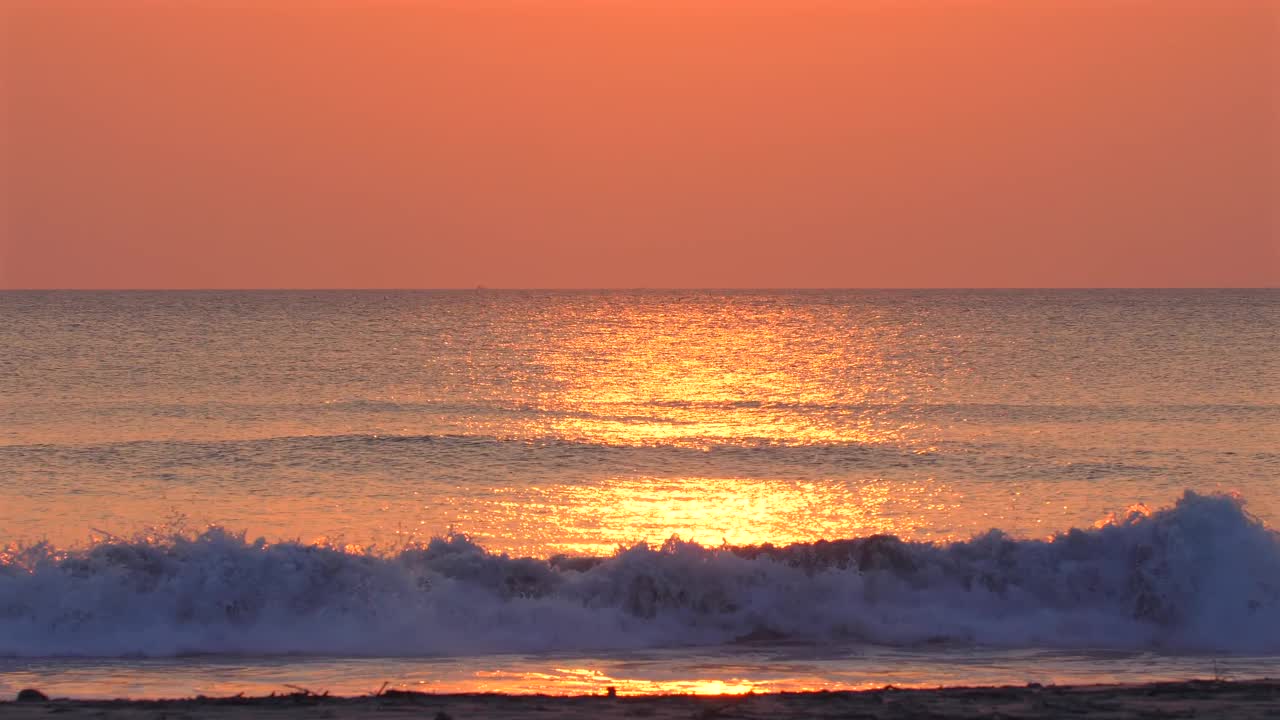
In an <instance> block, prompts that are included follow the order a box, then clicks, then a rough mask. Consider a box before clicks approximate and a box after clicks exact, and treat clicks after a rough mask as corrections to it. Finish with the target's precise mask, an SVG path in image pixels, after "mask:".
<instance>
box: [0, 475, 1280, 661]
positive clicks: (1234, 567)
mask: <svg viewBox="0 0 1280 720" xmlns="http://www.w3.org/2000/svg"><path fill="white" fill-rule="evenodd" d="M752 641H769V642H773V641H794V642H816V643H823V642H866V643H875V644H889V645H913V646H919V645H923V646H928V645H929V644H934V643H936V644H943V645H947V646H954V645H957V644H962V645H963V644H973V645H984V646H996V647H1011V648H1012V647H1028V648H1031V647H1034V648H1085V647H1088V648H1116V649H1160V650H1170V651H1179V652H1198V651H1202V652H1258V653H1276V652H1280V534H1277V532H1276V531H1273V530H1270V529H1268V528H1266V527H1264V526H1263V524H1262V523H1261V522H1259V521H1258V520H1256V519H1255V518H1253V517H1252V516H1250V515H1249V514H1248V513H1247V512H1245V510H1244V508H1243V507H1242V504H1241V501H1239V500H1238V499H1236V498H1232V497H1227V496H1219V495H1211V496H1206V495H1198V494H1195V493H1192V492H1187V493H1186V494H1185V495H1184V497H1183V498H1182V499H1181V500H1179V501H1178V503H1177V504H1176V505H1175V506H1174V507H1171V508H1166V509H1163V510H1160V511H1157V512H1155V513H1151V514H1142V513H1133V514H1131V515H1130V516H1129V517H1126V518H1122V519H1119V520H1116V521H1114V522H1112V523H1110V524H1107V525H1105V526H1103V527H1099V528H1091V529H1074V530H1070V531H1068V532H1065V533H1061V534H1059V535H1057V536H1055V537H1053V538H1052V539H1050V540H1043V541H1041V540H1022V539H1015V538H1012V537H1009V536H1008V535H1006V534H1004V533H1002V532H1000V531H999V530H992V531H990V532H988V533H986V534H984V535H981V536H978V537H974V538H972V539H971V540H968V541H965V542H958V543H952V544H948V545H932V544H925V543H915V542H907V541H903V540H900V539H898V538H896V537H892V536H883V535H882V536H872V537H867V538H860V539H852V540H840V541H833V542H825V541H823V542H817V543H806V544H798V545H790V546H786V547H775V546H770V545H764V546H751V547H729V546H725V547H719V548H708V547H704V546H701V545H697V544H694V543H688V542H682V541H680V540H678V539H675V538H673V539H672V540H669V541H668V542H666V543H665V544H663V545H662V546H661V547H651V546H647V545H637V546H635V547H632V548H629V549H620V550H619V551H618V552H617V553H615V554H614V555H613V556H611V557H603V558H568V557H556V558H551V559H549V560H537V559H530V558H511V557H508V556H506V555H501V554H495V553H491V552H488V551H486V550H485V549H484V548H482V547H480V546H479V545H477V544H475V543H473V542H472V541H470V540H468V539H467V538H466V537H464V536H452V537H449V538H438V539H435V540H432V541H431V542H430V543H429V544H427V545H425V546H422V547H417V548H412V549H407V550H404V551H402V552H400V553H398V554H396V555H394V556H378V555H369V554H361V553H356V552H347V551H344V550H340V549H334V548H324V547H316V546H309V545H304V544H298V543H278V544H269V543H266V542H263V541H261V540H259V541H256V542H247V541H246V540H245V538H244V537H243V536H242V535H237V534H234V533H230V532H227V531H225V530H221V529H216V528H215V529H210V530H207V531H205V532H204V533H202V534H200V535H197V536H176V537H172V538H169V539H165V540H162V541H137V542H128V541H118V540H112V541H107V542H102V543H100V544H97V545H95V546H93V547H91V548H88V549H85V550H77V551H71V552H63V551H58V550H56V549H54V548H51V547H48V546H45V545H37V546H31V547H26V548H21V549H15V550H10V551H8V552H6V553H4V554H3V555H0V655H8V656H64V655H72V656H107V657H115V656H137V655H141V656H171V655H180V654H190V653H236V654H248V655H264V654H294V653H305V654H326V655H406V656H411V655H423V656H428V655H471V654H483V653H494V652H541V651H561V650H565V651H567V650H610V649H626V648H638V647H656V646H673V645H700V644H708V645H711V644H722V643H730V642H752Z"/></svg>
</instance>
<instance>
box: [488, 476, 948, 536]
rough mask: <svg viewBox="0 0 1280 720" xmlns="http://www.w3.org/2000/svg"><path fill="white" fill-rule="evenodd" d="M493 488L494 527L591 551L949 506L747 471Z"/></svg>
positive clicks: (900, 521)
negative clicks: (750, 475)
mask: <svg viewBox="0 0 1280 720" xmlns="http://www.w3.org/2000/svg"><path fill="white" fill-rule="evenodd" d="M495 493H496V494H497V496H498V497H497V498H495V500H494V503H493V506H494V507H493V515H492V518H491V519H494V520H498V519H500V518H506V519H507V521H508V522H509V523H511V524H510V525H507V526H506V527H505V528H501V529H500V531H499V532H496V533H495V534H496V535H499V536H504V537H520V538H527V539H528V541H530V542H531V543H533V544H534V545H536V546H540V548H541V549H542V551H543V552H546V549H552V550H553V551H555V552H563V553H568V554H589V555H602V554H606V555H607V554H608V553H610V552H612V551H613V550H615V549H617V547H618V545H620V544H621V545H624V546H629V545H631V544H634V543H637V542H647V543H650V544H660V543H662V542H663V541H665V540H666V539H668V538H670V537H672V536H679V537H680V538H681V539H684V540H692V541H695V542H698V543H700V544H702V545H708V546H715V545H720V544H722V543H728V544H730V545H758V544H763V543H774V544H787V543H793V542H809V541H813V540H815V539H821V538H826V539H838V538H848V537H856V536H862V535H869V534H875V533H892V534H896V535H903V536H910V535H914V534H916V531H917V530H918V529H919V527H920V526H922V525H924V524H925V523H926V520H927V517H928V515H929V514H931V513H935V512H939V511H949V510H953V509H954V507H953V505H952V504H950V500H949V498H948V496H947V493H946V491H945V488H942V487H941V486H936V485H926V484H914V485H907V484H902V483H888V482H868V483H864V484H862V485H860V486H858V487H857V488H856V489H854V488H852V487H850V486H848V485H844V484H839V483H821V482H797V481H787V480H759V479H746V478H687V479H679V480H674V479H668V478H620V479H615V480H611V481H609V482H607V483H603V484H599V485H590V486H554V487H548V488H545V489H543V488H536V489H533V490H532V491H531V490H530V489H528V488H524V489H500V490H496V491H495ZM531 494H532V495H533V497H531V496H530V495H531ZM494 529H495V530H499V528H494ZM524 549H525V548H513V550H515V551H516V552H519V551H521V550H524ZM533 549H534V548H532V547H531V548H529V550H531V551H532V550H533Z"/></svg>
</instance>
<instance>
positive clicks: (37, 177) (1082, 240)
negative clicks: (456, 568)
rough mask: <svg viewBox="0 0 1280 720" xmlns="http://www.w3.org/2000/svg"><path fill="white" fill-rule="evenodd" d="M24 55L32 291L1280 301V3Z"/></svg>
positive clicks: (811, 7) (88, 4) (340, 31)
mask: <svg viewBox="0 0 1280 720" xmlns="http://www.w3.org/2000/svg"><path fill="white" fill-rule="evenodd" d="M0 23H3V25H2V26H0V31H2V32H3V33H4V36H3V37H2V38H0V44H2V45H3V48H2V49H0V102H2V103H3V105H2V106H0V110H3V111H4V112H6V113H7V114H6V115H3V116H0V118H3V121H4V124H3V126H0V128H2V130H3V132H2V133H0V200H2V201H3V204H0V212H3V213H4V217H3V219H4V224H3V226H0V287H84V288H107V287H110V288H116V287H137V288H142V287H161V288H177V287H473V286H475V285H477V284H484V285H488V286H491V287H640V286H647V287H904V286H905V287H928V286H974V287H986V286H1260V285H1271V286H1274V285H1278V284H1280V110H1278V106H1280V2H1278V1H1277V0H1197V1H1196V2H1186V1H1184V0H1106V1H1103V0H1070V1H1067V0H1034V1H1029V0H1004V1H997V0H985V1H984V0H935V1H933V2H925V1H923V0H883V1H879V2H877V1H874V0H866V1H860V0H844V1H843V2H837V1H835V0H829V1H826V2H818V1H816V0H683V1H681V2H673V1H672V0H659V1H656V2H655V1H650V2H641V1H639V0H632V1H628V0H577V1H570V0H546V1H538V0H508V1H507V2H499V1H496V0H465V1H464V0H456V1H455V2H410V1H409V0H399V1H391V0H345V1H341V0H307V1H303V0H297V1H296V2H284V1H274V2H260V3H256V4H254V3H251V2H249V1H248V0H244V1H242V2H221V1H219V2H214V1H213V0H192V1H191V2H162V1H161V0H150V1H146V0H82V1H80V2H69V1H67V0H0Z"/></svg>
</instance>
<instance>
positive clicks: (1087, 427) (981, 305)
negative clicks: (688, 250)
mask: <svg viewBox="0 0 1280 720" xmlns="http://www.w3.org/2000/svg"><path fill="white" fill-rule="evenodd" d="M1278 471H1280V291H1276V290H1240V291H1226V290H1217V291H1211V290H1203V291H1137V290H1134V291H607V292H535V291H492V290H478V291H454V292H443V291H440V292H427V291H391V292H387V291H365V292H337V291H333V292H328V291H326V292H319V291H317V292H305V291H297V292H256V291H255V292H7V293H0V548H3V550H2V551H0V690H8V689H15V688H16V687H18V686H20V685H28V684H36V685H41V686H43V687H46V688H52V689H53V690H54V691H55V692H56V691H59V690H61V691H63V692H67V693H72V694H78V695H89V696H93V695H126V696H133V697H145V696H156V695H175V694H176V695H189V694H194V693H197V692H204V693H206V694H208V693H211V692H212V693H234V692H239V691H266V692H269V691H270V690H272V689H274V690H280V689H284V687H285V686H286V685H291V684H292V685H298V686H305V687H310V688H315V689H317V690H320V689H328V690H331V691H334V692H363V691H366V690H372V689H376V688H377V687H378V686H379V685H380V684H381V683H382V682H383V681H390V682H392V684H393V685H395V686H402V687H414V688H418V689H431V690H477V689H494V690H504V691H515V692H527V691H548V692H579V691H588V690H592V689H598V688H599V687H602V686H603V685H614V686H617V687H620V688H623V689H625V690H627V691H632V692H658V691H675V692H721V691H729V692H734V691H737V692H741V691H746V690H749V689H757V690H760V689H766V690H767V689H801V688H823V687H825V688H837V687H867V686H875V685H883V684H888V683H893V684H898V685H907V684H917V685H919V684H926V685H928V684H940V683H947V684H958V683H991V682H997V683H998V682H1028V681H1033V680H1034V681H1038V682H1044V681H1051V682H1052V681H1091V680H1141V679H1155V678H1170V677H1185V676H1212V675H1213V674H1215V673H1218V674H1222V675H1229V676H1236V677H1243V676H1250V677H1251V676H1259V675H1266V674H1268V673H1270V674H1272V675H1274V674H1276V672H1275V670H1274V668H1276V667H1280V536H1277V533H1276V532H1275V530H1274V529H1273V528H1275V527H1277V526H1278V525H1280V488H1278V487H1277V485H1276V480H1277V477H1278V475H1280V473H1278ZM366 686H368V687H366Z"/></svg>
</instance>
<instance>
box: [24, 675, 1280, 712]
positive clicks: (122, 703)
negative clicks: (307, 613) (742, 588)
mask: <svg viewBox="0 0 1280 720" xmlns="http://www.w3.org/2000/svg"><path fill="white" fill-rule="evenodd" d="M51 715H57V716H58V717H60V718H64V719H66V720H73V719H74V718H90V717H92V718H119V719H121V720H151V719H156V720H159V718H173V717H180V718H225V719H227V720H231V719H237V718H247V717H268V718H281V719H285V718H290V719H291V718H332V719H338V720H357V719H362V718H387V717H394V716H404V717H430V718H436V720H445V719H446V718H452V719H453V720H474V719H480V718H485V719H491V720H515V719H517V718H547V717H559V718H606V719H607V718H633V717H640V718H655V719H657V718H682V719H685V718H740V719H748V720H750V719H756V718H759V719H761V720H764V719H766V718H767V719H768V720H787V719H789V718H864V719H866V720H872V719H876V718H915V717H927V718H975V717H982V718H996V717H999V718H1029V719H1030V718H1052V717H1066V716H1078V715H1088V716H1089V717H1091V718H1185V717H1222V718H1225V717H1230V718H1236V719H1238V720H1247V719H1248V718H1276V717H1280V680H1258V681H1247V682H1227V681H1214V680H1190V681H1185V682H1170V683H1150V684H1141V685H1082V686H1047V687H1041V686H1037V685H1030V686H1025V687H989V688H984V687H975V688H940V689H933V690H899V689H895V688H892V687H886V688H883V689H880V690H866V691H860V692H814V693H777V694H758V695H757V694H751V695H737V696H726V695H721V696H692V695H689V696H672V695H666V696H639V697H606V696H577V697H555V696H546V695H498V694H475V695H434V694H426V693H412V692H399V691H391V692H387V693H385V694H382V695H377V696H365V697H348V698H344V697H329V696H319V695H314V694H309V693H293V694H287V695H273V696H269V697H231V698H204V697H198V698H193V699H182V700H66V699H57V698H54V699H50V700H43V699H36V700H27V701H16V702H15V701H11V702H4V703H0V717H3V718H13V719H15V720H25V719H26V718H43V717H48V716H51Z"/></svg>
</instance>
